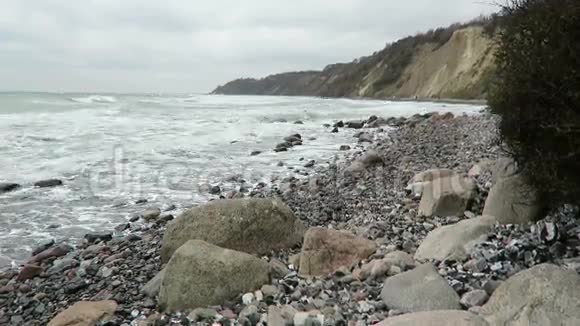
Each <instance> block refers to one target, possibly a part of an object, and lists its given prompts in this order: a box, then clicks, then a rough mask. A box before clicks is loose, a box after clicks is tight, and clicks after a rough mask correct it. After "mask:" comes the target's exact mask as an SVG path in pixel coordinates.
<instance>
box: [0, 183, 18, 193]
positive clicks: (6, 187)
mask: <svg viewBox="0 0 580 326" xmlns="http://www.w3.org/2000/svg"><path fill="white" fill-rule="evenodd" d="M18 188H20V185H19V184H17V183H6V182H0V194H2V193H5V192H9V191H13V190H16V189H18Z"/></svg>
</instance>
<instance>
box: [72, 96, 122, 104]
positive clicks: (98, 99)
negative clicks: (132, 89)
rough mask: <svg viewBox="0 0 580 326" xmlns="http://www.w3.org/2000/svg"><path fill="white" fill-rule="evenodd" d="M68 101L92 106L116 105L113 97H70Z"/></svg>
mask: <svg viewBox="0 0 580 326" xmlns="http://www.w3.org/2000/svg"><path fill="white" fill-rule="evenodd" d="M69 100H71V101H73V102H76V103H83V104H93V103H117V99H116V98H115V97H114V96H104V95H91V96H87V97H71V98H69Z"/></svg>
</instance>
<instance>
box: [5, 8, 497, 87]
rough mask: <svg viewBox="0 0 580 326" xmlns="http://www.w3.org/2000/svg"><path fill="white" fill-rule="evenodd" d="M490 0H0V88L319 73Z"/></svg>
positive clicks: (188, 82)
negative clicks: (313, 71)
mask: <svg viewBox="0 0 580 326" xmlns="http://www.w3.org/2000/svg"><path fill="white" fill-rule="evenodd" d="M492 2H493V1H491V0H404V1H402V0H397V1H394V0H291V1H289V0H211V1H206V0H163V1H161V0H76V1H71V0H2V5H1V9H0V91H56V92H63V91H74V92H119V93H121V92H165V93H168V92H169V93H194V92H208V91H211V90H212V89H213V88H215V87H216V86H217V85H220V84H223V83H225V82H227V81H229V80H232V79H235V78H239V77H263V76H266V75H268V74H272V73H277V72H283V71H295V70H311V69H322V68H323V67H324V66H325V65H327V64H330V63H335V62H349V61H352V60H353V59H354V58H358V57H361V56H365V55H369V54H371V53H373V52H374V51H377V50H380V49H382V48H383V47H384V46H385V44H386V43H387V42H392V41H395V40H397V39H399V38H401V37H404V36H407V35H412V34H416V33H417V32H420V31H426V30H429V29H431V28H434V27H440V26H447V25H450V24H451V23H454V22H464V21H468V20H470V19H471V18H474V17H477V16H479V15H480V14H489V13H491V12H494V11H496V9H497V8H496V7H495V6H494V5H492V4H491V3H492Z"/></svg>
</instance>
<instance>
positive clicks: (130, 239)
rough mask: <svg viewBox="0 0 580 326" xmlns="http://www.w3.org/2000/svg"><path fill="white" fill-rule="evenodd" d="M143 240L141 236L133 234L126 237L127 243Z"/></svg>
mask: <svg viewBox="0 0 580 326" xmlns="http://www.w3.org/2000/svg"><path fill="white" fill-rule="evenodd" d="M141 239H142V238H141V237H140V236H139V235H137V234H135V233H131V234H129V235H127V236H126V237H125V240H126V241H127V242H135V241H139V240H141Z"/></svg>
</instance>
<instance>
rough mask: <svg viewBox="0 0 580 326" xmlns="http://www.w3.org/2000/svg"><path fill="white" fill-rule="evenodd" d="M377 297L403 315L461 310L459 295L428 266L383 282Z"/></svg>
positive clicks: (424, 265)
mask: <svg viewBox="0 0 580 326" xmlns="http://www.w3.org/2000/svg"><path fill="white" fill-rule="evenodd" d="M381 298H382V299H383V302H384V303H385V304H386V305H387V307H388V308H389V309H390V310H392V309H397V310H400V311H404V312H418V311H431V310H456V309H461V306H460V304H459V300H460V299H459V295H457V293H456V292H455V291H454V290H453V289H452V288H451V287H450V286H449V284H448V283H447V281H446V280H445V279H443V278H442V277H441V276H440V275H439V273H437V270H436V269H435V267H434V266H433V265H431V264H423V265H420V266H417V267H416V268H415V269H413V270H411V271H408V272H404V273H401V274H398V275H395V276H392V277H389V278H387V279H386V280H385V283H384V286H383V290H382V291H381Z"/></svg>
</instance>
